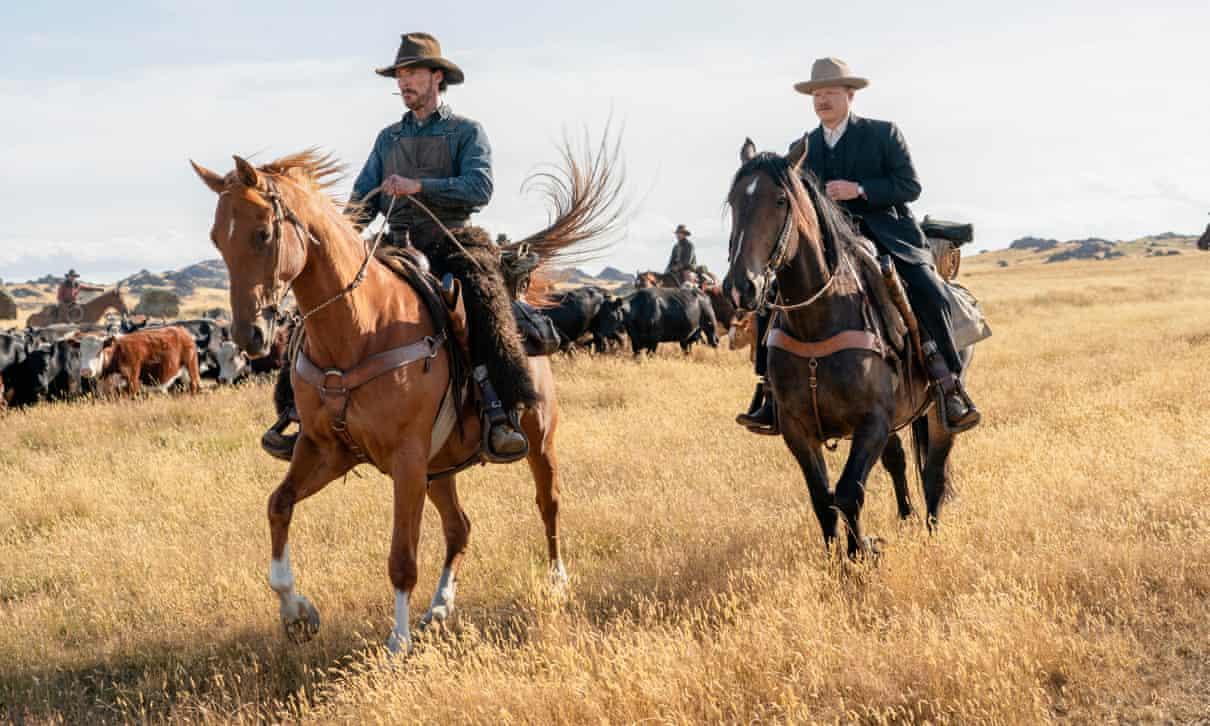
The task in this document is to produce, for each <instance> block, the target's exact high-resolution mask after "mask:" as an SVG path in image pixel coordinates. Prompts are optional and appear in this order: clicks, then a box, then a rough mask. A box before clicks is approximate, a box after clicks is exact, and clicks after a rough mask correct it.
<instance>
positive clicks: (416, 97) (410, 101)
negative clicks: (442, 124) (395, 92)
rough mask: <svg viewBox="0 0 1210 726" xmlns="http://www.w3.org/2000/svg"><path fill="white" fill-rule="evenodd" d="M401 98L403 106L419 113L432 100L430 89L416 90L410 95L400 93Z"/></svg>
mask: <svg viewBox="0 0 1210 726" xmlns="http://www.w3.org/2000/svg"><path fill="white" fill-rule="evenodd" d="M400 95H401V96H402V97H403V105H405V106H407V107H408V109H410V110H412V111H419V110H420V109H422V108H424V107H425V106H426V105H428V104H429V103H430V102H431V101H432V100H433V95H434V93H433V89H432V87H430V88H428V89H427V90H417V91H415V92H410V93H401V94H400Z"/></svg>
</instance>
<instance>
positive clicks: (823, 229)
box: [731, 151, 860, 269]
mask: <svg viewBox="0 0 1210 726" xmlns="http://www.w3.org/2000/svg"><path fill="white" fill-rule="evenodd" d="M756 172H764V173H765V174H768V175H769V176H770V177H772V178H773V180H774V181H775V182H776V183H777V184H778V185H780V186H781V187H782V188H783V189H785V190H786V191H787V192H788V193H789V197H790V208H791V210H792V212H793V214H794V218H795V222H796V223H797V225H798V228H799V230H800V231H801V232H802V233H804V234H805V235H806V236H807V238H808V239H818V240H819V241H820V243H821V244H822V246H823V250H824V255H825V257H826V258H827V262H828V268H829V269H836V265H837V264H838V263H839V261H840V254H841V251H842V250H848V249H852V247H853V246H854V245H856V244H857V241H858V239H859V238H860V235H859V234H858V232H857V230H856V229H855V228H854V227H853V223H852V222H851V221H849V217H848V215H847V214H845V212H844V210H843V209H841V208H840V205H838V204H836V202H833V201H832V200H831V199H829V198H828V195H826V194H824V193H823V191H822V189H821V188H820V184H819V179H818V178H816V176H815V174H814V173H812V172H811V171H807V173H806V174H805V175H800V174H796V173H792V172H791V168H790V162H789V161H788V160H787V159H786V157H784V156H781V155H779V154H775V153H773V152H769V151H763V152H761V153H759V154H757V155H756V156H754V157H752V158H751V159H749V160H748V161H746V162H744V164H743V165H742V166H741V167H740V168H739V171H737V172H736V173H735V178H734V179H733V180H732V181H731V186H732V187H734V186H735V184H736V183H737V182H738V181H739V180H740V179H741V178H743V177H745V176H748V175H749V174H753V173H756Z"/></svg>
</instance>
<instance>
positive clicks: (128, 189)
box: [0, 0, 1210, 279]
mask: <svg viewBox="0 0 1210 726" xmlns="http://www.w3.org/2000/svg"><path fill="white" fill-rule="evenodd" d="M12 5H13V4H12V3H6V4H5V7H4V9H3V10H0V108H3V113H0V138H3V139H4V141H3V143H0V167H2V168H3V169H4V174H3V177H2V178H0V219H2V220H3V221H2V222H0V277H3V278H5V279H25V278H27V277H30V276H35V275H40V274H44V273H46V272H54V273H61V272H62V270H63V269H64V268H65V267H67V266H69V265H73V266H75V267H77V268H80V269H81V272H84V273H85V274H86V276H89V277H92V278H94V279H112V278H115V277H118V276H120V275H122V274H126V273H129V272H132V271H135V270H137V269H139V268H142V267H148V268H151V269H153V270H156V269H163V268H168V267H177V266H180V265H181V264H185V263H188V262H192V261H195V260H198V259H201V258H205V257H211V256H213V254H214V253H213V250H212V249H211V247H210V246H209V243H208V241H207V234H208V231H209V224H210V218H211V215H212V213H213V204H214V197H213V195H212V194H211V193H210V192H209V191H207V190H206V189H205V188H204V187H202V186H201V184H200V183H199V182H197V181H196V179H195V178H194V177H193V175H192V172H191V171H190V170H189V168H188V165H187V159H188V158H190V157H192V158H194V159H196V160H197V161H199V162H200V163H202V164H205V165H207V166H210V167H211V168H214V169H217V170H220V171H226V170H227V169H229V168H230V165H231V162H230V155H231V154H232V153H240V154H254V153H255V154H258V158H261V159H268V158H270V157H273V156H276V155H280V154H283V153H287V152H290V151H294V150H297V149H299V148H302V147H306V146H311V145H321V146H323V147H326V148H328V149H330V150H332V151H334V152H335V153H336V154H337V155H338V156H340V157H341V158H342V159H344V160H345V161H346V163H348V165H349V166H350V172H349V181H350V183H351V179H352V177H353V176H355V175H356V172H357V170H358V169H359V168H360V165H361V163H362V162H363V161H364V159H365V155H366V153H367V152H368V150H369V148H370V145H371V143H372V142H373V139H374V136H375V134H376V133H377V131H378V130H379V129H380V128H381V127H383V126H385V125H387V124H389V123H392V122H393V121H395V120H397V118H398V117H399V115H400V113H401V112H402V109H401V104H400V101H399V99H398V97H396V96H392V95H391V91H392V90H393V87H392V84H391V82H390V81H388V80H384V79H381V78H379V77H378V76H376V75H374V74H373V72H372V68H373V67H374V66H377V65H382V64H384V63H385V62H387V61H388V60H389V59H390V58H391V57H392V56H393V54H394V51H395V48H396V45H397V43H398V37H399V33H400V32H404V31H410V30H428V31H429V32H432V33H434V34H436V35H437V36H438V37H439V38H440V39H441V41H442V44H443V46H444V48H445V51H446V54H447V55H448V56H449V57H451V58H452V59H453V60H454V61H455V62H457V63H459V64H460V65H461V66H462V67H463V69H464V70H465V71H466V74H467V83H466V84H465V85H464V86H461V87H458V88H455V89H453V90H452V91H451V92H450V93H449V94H448V97H447V100H448V101H449V103H450V104H451V105H452V106H453V107H454V108H455V109H456V110H458V111H459V112H461V113H464V114H467V115H469V116H472V117H474V118H476V119H478V120H480V121H481V122H483V124H484V125H485V127H486V128H487V131H488V134H489V136H490V138H491V141H492V144H493V147H494V150H495V157H496V158H495V170H496V181H497V191H496V196H495V198H494V200H493V202H492V204H491V205H490V206H489V207H488V209H487V210H486V211H485V212H484V214H482V215H480V217H479V220H478V221H479V222H480V223H481V224H483V225H485V226H487V227H488V228H490V229H491V230H492V231H493V232H495V231H505V232H508V233H510V234H511V235H513V236H517V235H523V234H525V233H528V232H530V231H532V230H534V229H536V228H537V227H539V226H541V224H542V223H543V222H544V220H545V210H544V209H543V207H542V204H541V200H540V199H537V198H533V197H526V196H523V195H521V194H520V191H519V186H520V183H521V180H522V179H523V177H524V176H525V175H526V174H527V173H528V172H530V171H532V170H533V169H534V167H535V166H537V165H539V164H542V163H545V162H548V161H552V160H554V159H555V149H554V144H555V142H556V141H557V140H558V139H559V137H560V135H561V133H562V130H563V129H564V128H570V129H572V130H579V129H582V128H583V127H585V126H588V127H590V128H591V129H593V130H595V131H599V130H600V129H601V127H602V126H603V125H604V123H605V121H606V119H607V118H608V117H609V115H610V113H611V112H612V114H613V116H614V118H615V120H618V121H621V122H624V124H625V137H624V149H625V155H626V162H627V169H628V178H629V189H630V197H631V198H632V199H633V200H634V202H635V204H636V205H637V209H636V211H635V213H634V214H632V215H630V217H629V224H628V230H627V235H626V237H625V238H624V239H621V240H620V241H619V242H618V244H617V245H616V246H615V247H614V249H613V251H612V253H611V254H610V255H609V256H608V257H607V258H605V259H602V260H601V263H600V264H604V263H608V264H613V265H616V266H618V267H621V268H623V269H626V270H633V269H637V268H647V267H662V266H663V264H664V263H665V261H666V259H667V254H668V249H669V247H670V245H671V242H672V229H673V227H675V225H676V224H677V223H680V222H684V223H685V224H687V225H689V226H690V227H691V228H692V229H693V230H694V232H695V235H694V239H695V241H696V242H697V243H698V246H699V258H700V259H702V260H703V261H705V262H706V263H707V264H709V265H710V266H711V267H712V268H715V269H719V268H721V267H722V266H723V261H724V257H725V238H726V232H727V220H726V219H725V217H724V216H723V208H722V200H723V197H724V195H725V193H726V187H727V182H728V181H729V179H730V176H731V174H732V173H733V172H734V169H735V167H736V165H737V162H738V157H737V154H738V150H739V147H740V144H741V142H742V141H743V138H744V137H745V136H751V137H752V138H753V139H755V140H756V142H757V145H758V146H759V147H761V148H765V149H777V150H784V148H785V147H786V145H787V144H788V143H789V142H790V141H791V140H792V139H793V138H795V137H796V136H798V135H799V134H801V133H802V132H803V131H805V130H807V129H809V128H811V127H814V126H815V125H816V123H817V121H816V119H815V117H814V115H813V113H812V112H811V108H810V101H809V98H808V97H806V96H801V95H798V94H796V93H794V91H793V90H792V88H791V85H792V84H793V83H794V82H795V81H797V80H801V79H803V78H805V77H806V76H807V75H808V74H809V72H810V66H811V61H812V60H813V59H814V58H816V57H819V56H822V55H836V56H840V57H842V58H845V59H846V60H848V62H849V63H850V64H851V65H852V66H853V67H854V69H855V71H857V72H858V73H860V74H862V75H866V76H868V77H869V78H870V79H871V80H872V83H871V86H870V87H869V88H868V89H866V90H865V91H862V92H860V93H859V94H858V97H857V106H856V111H857V112H858V113H859V114H863V115H868V116H871V117H874V118H886V119H891V120H894V121H896V122H897V123H899V125H900V127H901V128H902V129H903V132H904V134H905V136H906V137H907V139H908V142H909V144H910V145H911V148H912V152H913V156H914V158H915V161H916V165H917V168H918V170H919V172H920V175H921V178H922V181H923V183H924V195H923V197H922V198H921V200H920V201H919V202H918V203H917V204H916V205H915V209H916V211H917V214H918V216H923V215H924V213H926V212H927V213H931V214H934V215H937V216H945V217H951V218H957V219H962V220H967V221H971V222H974V223H975V224H976V228H977V230H978V235H979V239H978V242H979V244H980V245H981V246H983V247H1000V246H1004V245H1006V244H1007V243H1008V242H1009V241H1011V240H1012V239H1014V238H1016V237H1019V236H1023V235H1026V234H1040V235H1045V236H1052V237H1059V238H1075V237H1085V236H1094V235H1095V236H1103V237H1109V238H1127V237H1133V236H1138V235H1142V234H1147V233H1154V232H1162V231H1167V230H1174V231H1179V232H1194V231H1200V229H1201V228H1202V227H1204V225H1205V223H1206V221H1208V220H1210V218H1207V216H1206V214H1207V212H1210V94H1208V93H1207V92H1206V89H1207V88H1210V60H1208V59H1207V58H1206V56H1205V40H1204V38H1205V33H1206V29H1207V28H1210V4H1208V3H1206V2H1205V1H1204V0H1201V1H1200V2H1167V3H1163V2H1161V3H1153V4H1151V6H1150V7H1148V8H1146V9H1144V8H1140V7H1137V6H1133V7H1131V6H1116V5H1115V4H1113V3H1107V2H1061V1H1060V2H1047V3H1041V2H1030V1H1025V2H1018V3H1013V4H1006V3H998V4H996V6H995V7H980V6H979V4H976V3H970V2H949V3H941V4H933V5H931V6H930V7H926V8H925V7H920V6H919V5H917V4H910V3H902V2H881V1H877V0H875V1H868V2H862V3H852V4H837V3H804V2H794V3H790V2H771V3H738V2H693V3H662V4H661V3H656V2H631V1H630V0H621V1H615V2H610V3H585V4H582V5H581V4H572V3H566V4H562V5H560V6H558V7H550V8H547V7H537V6H534V5H530V4H514V3H498V2H491V3H487V2H483V3H481V2H466V3H463V4H461V6H458V7H455V6H454V4H446V7H444V8H439V7H436V6H433V7H431V8H420V9H412V8H413V7H417V8H418V7H419V6H418V5H413V4H403V5H400V6H399V9H398V10H393V9H390V7H389V6H386V5H379V6H376V5H375V4H372V3H358V4H346V6H345V9H339V8H337V7H336V4H334V3H330V2H325V3H310V2H289V3H285V2H271V1H264V2H257V3H246V2H240V3H234V2H221V1H219V0H208V1H207V2H142V3H133V2H113V3H107V4H104V5H101V4H98V3H77V2H60V3H55V4H46V5H42V6H40V7H34V6H33V4H29V6H28V7H17V8H14V7H11V6H12ZM448 8H454V9H448Z"/></svg>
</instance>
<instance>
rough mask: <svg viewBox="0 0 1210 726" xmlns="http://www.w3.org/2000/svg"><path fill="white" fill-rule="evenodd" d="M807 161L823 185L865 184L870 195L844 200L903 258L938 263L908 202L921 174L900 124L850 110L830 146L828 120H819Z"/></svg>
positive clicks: (877, 238)
mask: <svg viewBox="0 0 1210 726" xmlns="http://www.w3.org/2000/svg"><path fill="white" fill-rule="evenodd" d="M803 166H804V169H807V170H810V171H811V173H813V174H814V175H815V177H816V179H818V180H819V183H820V186H821V188H822V187H823V186H824V185H826V184H827V183H828V182H830V181H834V180H846V181H853V182H857V183H858V184H860V185H861V187H862V189H864V190H865V194H866V198H865V199H862V198H860V197H858V198H857V199H851V200H848V201H844V202H839V204H840V206H841V207H842V208H843V209H844V210H845V211H847V212H848V213H849V214H850V215H852V216H853V217H854V218H855V220H860V221H861V222H864V224H863V225H862V231H863V233H864V234H868V235H870V236H872V237H873V239H874V242H876V243H877V244H878V246H879V247H880V248H881V249H882V250H883V251H885V252H889V253H891V254H892V255H894V256H895V257H897V258H898V260H899V261H900V262H906V263H908V264H912V265H931V264H933V256H932V253H931V252H929V249H928V245H927V243H926V242H925V239H924V233H923V232H922V231H921V230H920V226H919V225H918V224H916V218H915V217H913V216H912V211H911V210H910V209H908V206H907V203H908V202H913V201H915V200H916V199H917V198H918V197H919V196H920V179H919V178H918V177H917V176H916V169H915V167H913V166H912V156H911V154H910V153H909V152H908V147H907V142H905V141H904V140H903V134H901V133H899V129H898V128H897V127H896V126H895V124H893V123H891V122H889V121H875V120H873V119H865V118H860V117H858V116H850V117H849V125H848V127H847V128H846V129H845V132H844V135H843V136H841V137H840V141H838V142H836V146H835V147H834V148H831V149H829V148H828V145H827V143H826V142H825V141H824V138H823V126H819V127H818V128H816V129H815V130H814V131H812V132H811V133H810V134H809V136H808V144H807V161H806V163H805V164H804V165H803Z"/></svg>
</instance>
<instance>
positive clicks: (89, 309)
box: [25, 284, 130, 328]
mask: <svg viewBox="0 0 1210 726" xmlns="http://www.w3.org/2000/svg"><path fill="white" fill-rule="evenodd" d="M71 309H72V310H73V311H74V310H79V311H80V318H79V319H78V320H70V319H69V317H70V314H69V313H62V314H61V313H60V311H61V310H62V308H61V306H59V305H58V304H55V305H47V306H46V307H44V308H42V309H41V310H40V311H38V312H36V313H34V314H33V315H30V316H29V319H28V320H26V321H25V325H26V326H28V327H30V328H39V327H42V326H45V325H53V324H55V323H96V322H99V321H100V320H101V318H102V317H103V316H104V315H105V313H107V312H109V311H110V310H116V311H118V312H119V313H121V314H122V315H129V314H130V311H129V310H127V309H126V302H125V301H123V300H122V286H121V285H120V284H119V285H118V286H117V287H115V288H113V289H112V290H106V291H105V292H103V293H101V294H100V295H97V296H96V297H94V298H93V299H91V300H89V301H88V302H86V303H81V304H79V305H76V306H74V307H72V308H71Z"/></svg>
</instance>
